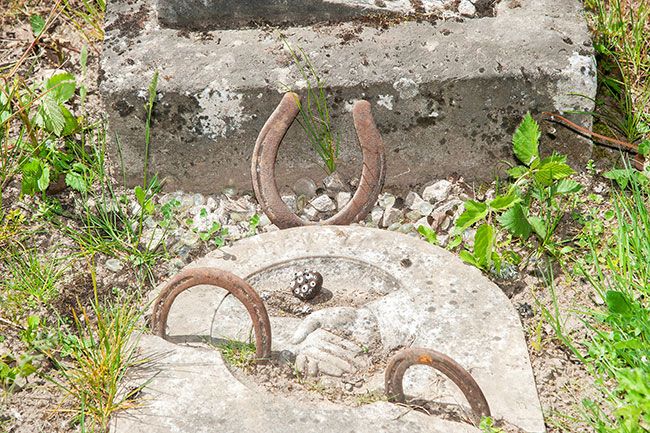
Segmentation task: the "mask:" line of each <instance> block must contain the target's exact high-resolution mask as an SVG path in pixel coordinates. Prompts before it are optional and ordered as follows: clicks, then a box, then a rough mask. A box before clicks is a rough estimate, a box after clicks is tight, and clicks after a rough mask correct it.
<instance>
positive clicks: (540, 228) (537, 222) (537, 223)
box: [528, 216, 546, 240]
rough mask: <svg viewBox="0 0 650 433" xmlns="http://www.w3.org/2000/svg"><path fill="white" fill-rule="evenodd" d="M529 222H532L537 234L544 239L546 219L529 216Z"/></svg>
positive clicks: (531, 224)
mask: <svg viewBox="0 0 650 433" xmlns="http://www.w3.org/2000/svg"><path fill="white" fill-rule="evenodd" d="M528 222H529V223H530V226H531V227H532V228H533V231H534V232H535V234H536V235H537V236H538V237H539V238H540V239H542V240H544V239H546V226H545V225H544V220H542V219H541V218H540V217H536V216H529V217H528Z"/></svg>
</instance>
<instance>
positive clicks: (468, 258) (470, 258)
mask: <svg viewBox="0 0 650 433" xmlns="http://www.w3.org/2000/svg"><path fill="white" fill-rule="evenodd" d="M458 256H459V257H460V259H461V260H462V261H464V262H465V263H467V264H468V265H472V266H475V267H477V268H480V267H481V265H479V263H478V261H477V260H476V258H475V257H474V255H472V253H470V252H469V251H467V250H463V251H461V252H460V253H458Z"/></svg>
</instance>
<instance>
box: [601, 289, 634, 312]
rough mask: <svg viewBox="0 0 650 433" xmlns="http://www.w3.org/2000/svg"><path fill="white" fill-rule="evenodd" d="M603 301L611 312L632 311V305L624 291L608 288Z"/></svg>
mask: <svg viewBox="0 0 650 433" xmlns="http://www.w3.org/2000/svg"><path fill="white" fill-rule="evenodd" d="M605 302H606V303H607V308H608V309H609V311H610V312H611V313H614V314H626V313H629V312H631V311H632V306H631V305H630V303H629V301H628V300H627V297H626V296H625V294H624V293H621V292H617V291H615V290H608V291H607V294H606V295H605Z"/></svg>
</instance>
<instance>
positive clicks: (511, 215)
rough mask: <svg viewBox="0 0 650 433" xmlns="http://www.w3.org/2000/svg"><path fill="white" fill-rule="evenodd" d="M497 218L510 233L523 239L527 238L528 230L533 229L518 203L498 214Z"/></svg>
mask: <svg viewBox="0 0 650 433" xmlns="http://www.w3.org/2000/svg"><path fill="white" fill-rule="evenodd" d="M497 220H498V221H499V223H500V224H501V225H502V226H503V227H504V228H505V229H507V230H508V231H509V232H510V233H512V234H513V235H515V236H519V237H520V238H523V239H528V236H530V232H531V231H532V230H533V227H532V226H531V225H530V223H529V222H528V218H526V213H525V212H524V209H523V208H522V207H521V205H520V204H519V203H517V204H515V205H514V206H513V207H512V208H510V209H508V210H507V211H506V212H505V213H503V214H502V215H500V216H499V217H498V218H497Z"/></svg>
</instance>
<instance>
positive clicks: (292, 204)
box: [281, 195, 298, 213]
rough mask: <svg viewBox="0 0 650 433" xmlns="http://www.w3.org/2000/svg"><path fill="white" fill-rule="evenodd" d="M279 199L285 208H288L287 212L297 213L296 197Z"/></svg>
mask: <svg viewBox="0 0 650 433" xmlns="http://www.w3.org/2000/svg"><path fill="white" fill-rule="evenodd" d="M281 198H282V201H283V202H284V204H286V205H287V207H288V208H289V210H290V211H291V212H293V213H296V212H298V208H297V207H296V196H295V195H283V196H282V197H281Z"/></svg>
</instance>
